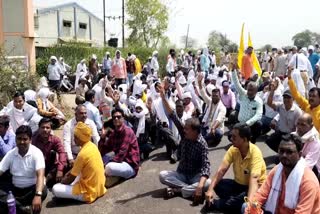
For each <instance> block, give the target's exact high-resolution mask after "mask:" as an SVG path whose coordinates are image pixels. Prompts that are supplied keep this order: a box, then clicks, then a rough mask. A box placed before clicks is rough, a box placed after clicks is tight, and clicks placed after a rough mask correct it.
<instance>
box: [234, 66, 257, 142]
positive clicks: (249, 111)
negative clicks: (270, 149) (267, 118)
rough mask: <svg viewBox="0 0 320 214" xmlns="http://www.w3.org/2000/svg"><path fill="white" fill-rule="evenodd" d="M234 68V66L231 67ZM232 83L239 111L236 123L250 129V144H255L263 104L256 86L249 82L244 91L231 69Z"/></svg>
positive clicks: (235, 72) (235, 73)
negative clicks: (237, 97) (237, 95)
mask: <svg viewBox="0 0 320 214" xmlns="http://www.w3.org/2000/svg"><path fill="white" fill-rule="evenodd" d="M233 66H235V65H233ZM231 77H232V81H233V83H234V86H235V88H236V91H237V92H238V93H239V104H240V110H239V115H238V121H239V122H240V123H246V124H247V125H248V126H250V129H251V133H252V136H251V139H250V141H251V143H253V144H255V143H256V139H257V137H258V136H260V134H261V121H260V120H261V118H262V113H263V103H262V100H261V99H260V97H258V96H257V84H256V83H255V82H249V83H248V85H247V90H246V89H244V88H243V87H242V86H241V84H240V82H239V79H238V75H237V71H236V70H235V69H232V75H231Z"/></svg>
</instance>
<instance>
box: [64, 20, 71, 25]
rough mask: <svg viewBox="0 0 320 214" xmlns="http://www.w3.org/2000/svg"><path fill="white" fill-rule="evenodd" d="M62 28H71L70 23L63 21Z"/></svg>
mask: <svg viewBox="0 0 320 214" xmlns="http://www.w3.org/2000/svg"><path fill="white" fill-rule="evenodd" d="M63 27H71V21H66V20H63Z"/></svg>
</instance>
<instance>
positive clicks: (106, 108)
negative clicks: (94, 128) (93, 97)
mask: <svg viewBox="0 0 320 214" xmlns="http://www.w3.org/2000/svg"><path fill="white" fill-rule="evenodd" d="M101 85H102V86H101V88H102V90H101V103H100V105H99V110H100V112H101V114H102V121H103V122H106V121H108V120H110V119H111V111H112V109H113V105H114V101H113V99H112V96H113V93H114V92H113V90H112V87H111V85H110V83H109V81H108V80H105V79H104V80H102V81H101Z"/></svg>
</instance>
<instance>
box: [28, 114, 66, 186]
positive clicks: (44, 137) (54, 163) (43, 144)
mask: <svg viewBox="0 0 320 214" xmlns="http://www.w3.org/2000/svg"><path fill="white" fill-rule="evenodd" d="M51 126H52V122H51V120H50V119H49V118H42V119H41V120H40V122H39V130H38V131H37V132H36V133H35V134H34V135H33V136H32V145H34V146H36V147H37V148H38V149H40V150H41V152H42V153H43V156H44V160H45V163H46V168H45V174H44V175H45V176H46V184H47V187H52V186H53V184H55V183H57V182H60V181H61V179H62V177H63V173H64V170H65V168H66V166H67V154H66V153H65V151H64V147H63V144H62V142H61V140H60V138H59V137H57V136H55V135H53V134H52V127H51Z"/></svg>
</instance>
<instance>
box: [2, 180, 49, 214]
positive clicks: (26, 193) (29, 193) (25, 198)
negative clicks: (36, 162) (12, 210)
mask: <svg viewBox="0 0 320 214" xmlns="http://www.w3.org/2000/svg"><path fill="white" fill-rule="evenodd" d="M2 185H3V183H2ZM9 191H12V194H13V195H14V197H15V200H16V209H17V213H23V209H22V208H23V207H25V206H31V205H32V200H33V198H34V196H35V192H36V185H33V186H30V187H27V188H18V187H15V186H14V185H13V184H12V183H7V184H6V185H5V186H2V187H0V213H8V207H7V197H8V193H9ZM47 194H48V190H47V187H46V186H44V188H43V191H42V196H41V200H42V202H43V201H44V200H45V199H46V197H47Z"/></svg>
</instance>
